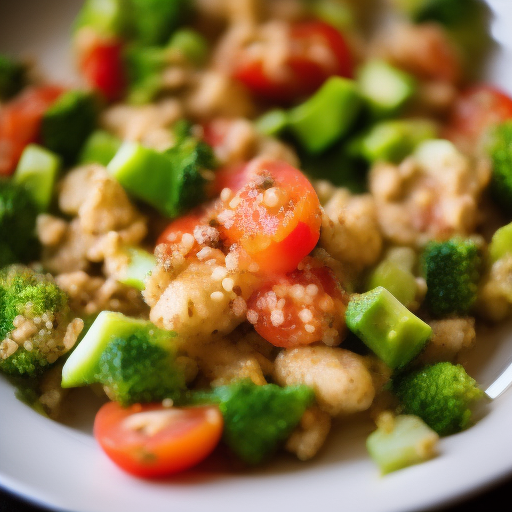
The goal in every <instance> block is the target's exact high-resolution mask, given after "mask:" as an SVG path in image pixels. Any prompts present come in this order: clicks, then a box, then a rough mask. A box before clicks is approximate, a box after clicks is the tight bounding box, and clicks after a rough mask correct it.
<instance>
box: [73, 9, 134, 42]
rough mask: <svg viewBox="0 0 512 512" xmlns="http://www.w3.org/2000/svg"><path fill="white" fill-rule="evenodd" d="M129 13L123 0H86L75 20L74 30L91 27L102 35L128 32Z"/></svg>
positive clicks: (129, 23) (117, 34) (116, 34)
mask: <svg viewBox="0 0 512 512" xmlns="http://www.w3.org/2000/svg"><path fill="white" fill-rule="evenodd" d="M130 25H131V15H130V6H129V3H128V2H126V1H125V0H86V2H85V3H84V5H83V7H82V9H81V10H80V12H79V14H78V17H77V19H76V22H75V30H78V29H80V28H82V27H91V28H93V29H94V30H95V32H97V33H99V34H100V35H102V36H121V35H126V34H127V33H128V32H129V29H130Z"/></svg>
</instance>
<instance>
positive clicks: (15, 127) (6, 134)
mask: <svg viewBox="0 0 512 512" xmlns="http://www.w3.org/2000/svg"><path fill="white" fill-rule="evenodd" d="M63 92H64V89H63V88H62V87H58V86H54V85H45V86H40V87H30V88H28V89H26V90H25V91H23V92H22V93H21V94H20V95H18V96H17V97H15V98H14V99H12V100H11V101H10V102H8V103H6V104H5V105H4V106H3V107H1V108H0V176H10V175H11V174H12V173H13V172H14V171H15V170H16V166H17V164H18V160H19V158H20V156H21V153H22V152H23V150H24V149H25V147H26V146H27V145H28V144H30V143H33V142H38V140H39V135H40V129H41V121H42V119H43V115H44V113H45V112H46V110H48V108H49V107H50V106H51V105H52V104H53V103H54V102H55V101H56V100H57V98H58V97H59V96H60V95H61V94H62V93H63Z"/></svg>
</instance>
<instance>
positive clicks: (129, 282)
mask: <svg viewBox="0 0 512 512" xmlns="http://www.w3.org/2000/svg"><path fill="white" fill-rule="evenodd" d="M126 253H127V255H128V259H129V261H128V266H127V267H126V269H125V270H124V272H123V274H122V275H121V276H119V277H118V278H117V280H118V281H119V282H120V283H122V284H125V285H126V286H131V287H133V288H136V289H137V290H141V291H142V290H144V288H145V287H146V285H145V279H146V277H147V276H148V275H149V274H150V273H151V271H152V270H153V269H154V268H155V266H156V258H155V257H154V256H153V255H152V254H151V253H149V252H147V251H145V250H143V249H139V248H138V247H127V248H126Z"/></svg>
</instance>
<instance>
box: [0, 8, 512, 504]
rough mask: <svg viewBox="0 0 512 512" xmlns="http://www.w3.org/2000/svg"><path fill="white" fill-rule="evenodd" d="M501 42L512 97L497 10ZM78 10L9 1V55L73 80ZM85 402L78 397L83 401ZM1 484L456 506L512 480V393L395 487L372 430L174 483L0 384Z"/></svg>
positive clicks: (127, 499)
mask: <svg viewBox="0 0 512 512" xmlns="http://www.w3.org/2000/svg"><path fill="white" fill-rule="evenodd" d="M490 4H491V6H492V8H493V9H494V11H495V13H496V19H495V21H494V23H493V34H494V36H495V38H496V39H497V40H498V41H499V42H500V43H501V45H502V47H501V49H500V50H499V51H498V52H497V55H496V59H495V60H494V61H493V63H492V65H491V66H490V68H489V76H490V81H492V82H494V83H496V84H499V85H501V86H502V87H503V88H504V89H505V90H508V91H509V92H511V93H512V66H511V63H512V31H511V30H510V27H511V26H512V6H511V5H510V4H509V0H491V1H490ZM79 5H80V1H79V0H60V1H59V0H38V1H32V0H17V1H13V2H7V1H6V0H0V51H12V52H15V53H17V54H25V55H26V54H27V53H31V54H33V55H34V56H35V57H37V58H38V59H39V60H40V61H41V62H42V64H43V67H44V68H45V69H47V70H49V71H51V75H52V76H54V77H55V78H56V79H58V80H63V79H64V80H68V78H69V77H70V76H71V75H72V74H71V73H70V70H71V69H72V67H71V59H70V44H69V32H70V22H71V21H72V19H73V18H74V16H75V14H76V12H77V10H78V8H79ZM509 333H510V328H503V329H501V331H499V332H495V333H493V335H492V336H489V337H488V338H486V339H485V341H484V342H483V341H482V340H481V341H480V347H479V348H478V351H477V352H475V353H474V354H473V355H472V359H471V361H469V364H470V373H471V374H472V375H474V376H475V377H477V379H478V380H479V382H480V383H481V384H482V385H483V386H484V387H486V386H488V385H489V384H491V382H493V380H494V378H495V377H496V376H498V375H499V374H500V372H501V371H502V370H503V369H504V368H505V367H506V366H507V365H508V363H509V362H511V361H512V337H510V334H509ZM77 403H78V399H77ZM0 404H1V407H0V485H1V486H3V487H5V488H6V489H9V490H11V491H13V492H15V493H18V494H20V495H21V496H24V497H25V498H28V499H30V500H33V501H36V502H38V503H41V504H43V505H47V506H50V507H52V508H54V509H55V508H57V509H58V508H60V509H64V510H72V511H74V512H105V511H109V512H140V511H142V510H147V511H151V512H160V511H169V510H175V511H179V512H198V511H200V510H207V511H210V512H220V511H222V512H240V510H243V511H244V512H261V511H262V510H291V511H293V512H306V511H311V510H328V509H339V510H347V511H349V512H352V511H355V510H357V511H358V512H412V511H414V510H420V509H425V508H429V507H433V506H437V505H441V504H446V503H448V502H450V501H453V500H455V499H457V498H459V497H461V496H464V495H467V494H469V493H473V492H476V491H478V490H481V489H482V488H483V487H484V486H486V485H489V484H491V483H494V482H496V481H497V480H499V479H501V478H504V477H506V476H508V475H510V474H512V435H511V430H510V425H512V391H508V392H505V393H504V394H503V395H501V396H500V397H499V398H497V399H496V400H495V401H494V402H493V403H492V404H490V406H489V409H488V413H487V414H486V416H485V417H484V418H483V419H482V420H481V421H480V422H479V423H478V424H477V425H475V426H474V427H472V428H471V429H469V430H467V431H465V432H463V433H460V434H457V435H454V436H451V437H448V438H445V439H443V440H442V442H441V454H440V456H439V457H438V458H436V459H434V460H432V461H430V462H428V463H425V464H421V465H418V466H415V467H412V468H409V469H407V470H403V471H398V472H396V473H394V474H390V475H388V476H386V477H385V478H381V477H379V475H378V472H377V469H376V467H375V466H374V464H373V463H372V462H371V461H370V459H369V458H368V456H367V454H366V451H365V447H364V442H365V438H366V436H367V434H368V433H369V431H370V427H369V426H368V425H365V426H364V427H363V430H361V429H360V427H358V425H354V424H347V425H344V426H342V427H341V428H339V429H337V430H336V431H335V432H334V433H333V435H332V437H331V439H330V441H329V442H328V444H327V446H326V447H325V449H324V450H323V452H322V454H321V455H320V456H319V457H318V458H317V459H316V460H314V461H313V462H310V463H307V464H302V463H299V462H297V461H295V460H292V458H291V457H290V458H286V457H283V458H282V459H280V460H279V461H277V462H276V464H273V465H271V466H270V467H267V468H262V469H258V470H256V471H253V472H228V471H225V470H214V471H210V470H207V468H202V469H200V470H195V471H191V472H188V473H186V474H183V475H179V476H178V477H176V478H174V479H169V480H166V481H163V482H146V481H142V480H136V479H133V478H131V477H129V476H127V475H125V474H124V473H122V472H121V471H120V470H118V469H117V468H116V467H115V466H114V465H113V464H112V463H111V462H110V461H109V460H108V459H107V458H106V457H105V456H104V455H103V453H102V452H101V451H100V449H99V448H98V446H97V445H96V443H95V442H94V439H93V438H92V436H91V433H90V432H91V428H90V427H91V418H92V414H88V412H87V411H80V409H79V408H78V407H77V409H76V416H75V417H74V419H73V421H72V422H71V424H70V425H69V426H66V425H62V424H58V423H55V422H52V421H50V420H48V419H45V418H43V417H41V416H39V415H38V414H37V413H35V412H33V411H32V410H31V409H30V408H28V407H26V406H25V405H23V404H21V403H20V402H18V401H17V400H16V399H15V398H14V396H13V388H12V387H11V386H10V385H9V384H8V383H7V382H6V381H5V380H3V379H1V378H0Z"/></svg>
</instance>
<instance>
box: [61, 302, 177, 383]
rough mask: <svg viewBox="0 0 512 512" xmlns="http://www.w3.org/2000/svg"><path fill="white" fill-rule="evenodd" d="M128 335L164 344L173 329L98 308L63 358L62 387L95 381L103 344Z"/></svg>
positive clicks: (170, 336)
mask: <svg viewBox="0 0 512 512" xmlns="http://www.w3.org/2000/svg"><path fill="white" fill-rule="evenodd" d="M132 334H143V335H144V336H146V337H148V338H149V339H151V340H152V341H154V342H155V343H156V344H161V345H162V346H164V347H168V346H169V344H170V343H171V340H172V339H173V338H174V337H175V334H174V333H173V332H170V331H163V330H162V329H158V328H157V327H156V326H155V325H153V324H152V323H151V322H148V321H147V320H139V319H137V318H131V317H127V316H125V315H123V314H121V313H114V312H112V311H102V312H101V313H100V314H99V315H98V316H97V317H96V319H95V320H94V323H93V324H92V325H91V327H90V328H89V330H88V331H87V333H86V335H85V336H84V337H83V339H82V341H80V343H79V344H78V345H77V346H76V348H75V349H74V350H73V352H71V355H70V356H69V357H68V359H67V360H66V363H65V364H64V367H63V368H62V383H61V384H62V387H63V388H72V387H76V386H85V385H87V384H92V383H94V382H96V375H97V374H98V373H99V370H100V368H99V361H100V357H101V354H102V353H103V351H104V350H105V347H106V346H107V345H108V343H109V342H110V341H111V340H112V339H113V338H116V337H117V338H128V337H129V336H131V335H132Z"/></svg>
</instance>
